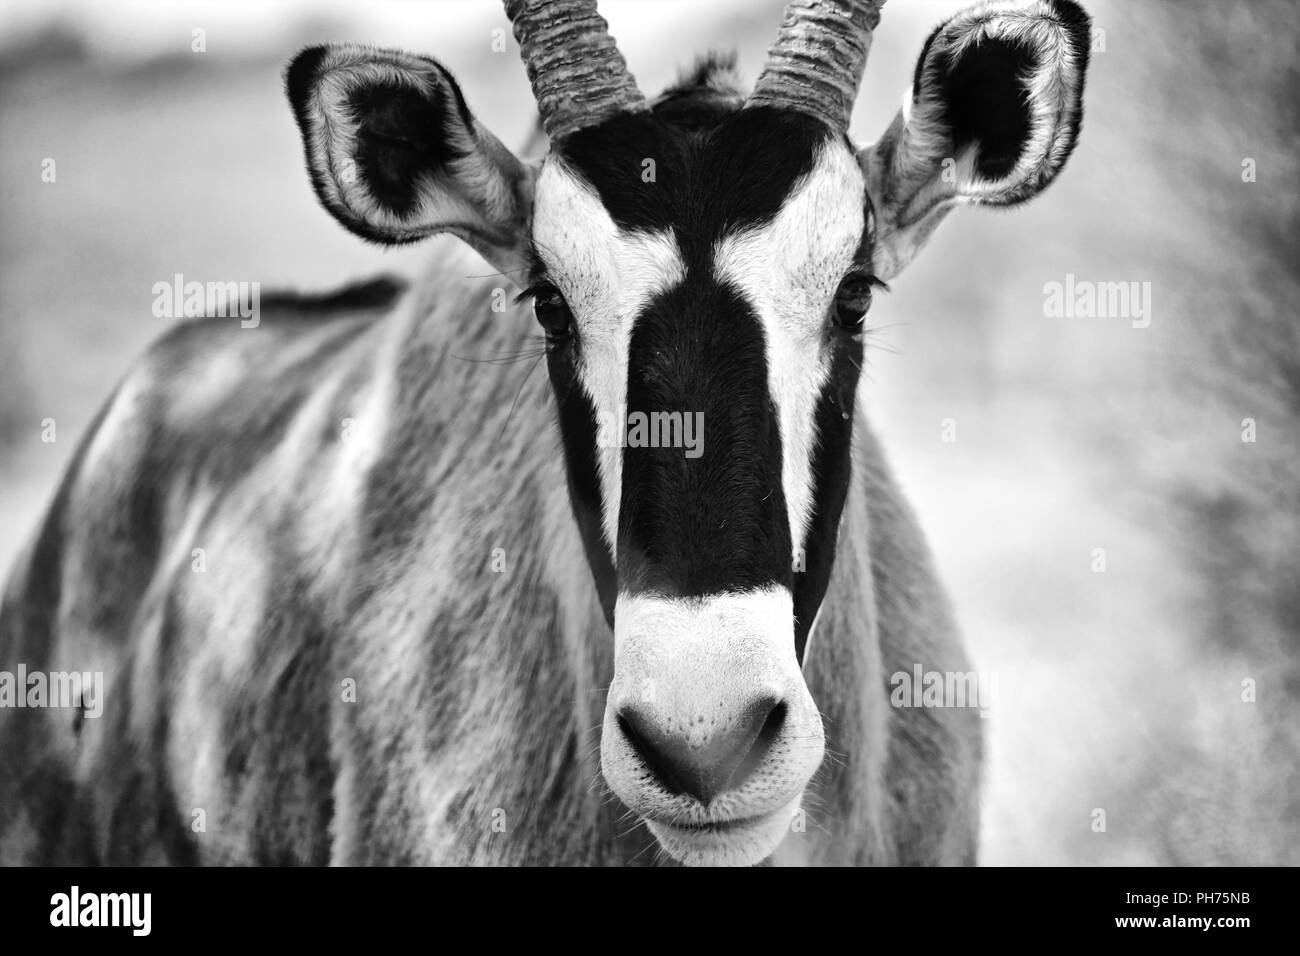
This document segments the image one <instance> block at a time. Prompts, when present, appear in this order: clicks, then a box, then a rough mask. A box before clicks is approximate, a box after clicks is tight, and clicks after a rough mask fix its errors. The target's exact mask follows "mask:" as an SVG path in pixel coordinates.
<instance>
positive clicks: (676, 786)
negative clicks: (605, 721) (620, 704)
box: [618, 710, 686, 793]
mask: <svg viewBox="0 0 1300 956" xmlns="http://www.w3.org/2000/svg"><path fill="white" fill-rule="evenodd" d="M618 729H619V730H620V731H621V732H622V734H623V736H624V737H625V738H626V739H627V742H628V744H629V745H630V746H631V747H632V750H633V752H634V753H635V754H636V755H637V756H638V757H639V758H640V759H641V762H642V763H643V764H645V767H646V769H647V770H649V771H650V773H651V775H652V776H653V777H654V778H655V781H656V782H657V783H658V784H659V785H660V786H661V787H663V788H664V789H665V790H667V791H668V792H669V793H683V792H684V791H685V790H686V788H685V787H684V786H683V785H682V783H681V781H679V780H678V779H677V775H676V774H674V773H673V771H672V767H671V765H670V764H669V762H668V761H667V760H666V759H664V757H663V756H662V755H661V754H660V752H659V751H658V750H657V749H656V748H655V747H654V745H653V744H652V743H651V742H650V738H651V737H653V736H655V734H654V732H653V731H652V730H650V729H649V728H646V727H645V724H644V718H642V717H641V715H639V714H638V713H637V711H635V710H629V711H625V712H624V713H620V714H619V715H618Z"/></svg>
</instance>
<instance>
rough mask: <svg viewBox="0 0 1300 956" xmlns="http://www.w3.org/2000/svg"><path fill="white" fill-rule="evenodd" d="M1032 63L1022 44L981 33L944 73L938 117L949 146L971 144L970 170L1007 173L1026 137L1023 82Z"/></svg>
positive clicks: (1027, 108)
mask: <svg viewBox="0 0 1300 956" xmlns="http://www.w3.org/2000/svg"><path fill="white" fill-rule="evenodd" d="M1036 67H1037V61H1036V58H1035V56H1034V53H1033V50H1032V49H1031V48H1030V47H1029V46H1028V45H1026V44H1024V43H1020V42H1018V41H1015V40H1008V39H1005V38H1002V37H986V38H984V39H982V40H981V41H980V42H979V43H978V44H971V45H967V46H965V47H963V48H961V50H960V51H959V52H958V53H957V54H956V61H955V62H954V63H952V64H950V65H949V66H948V68H947V69H946V70H945V71H944V76H943V79H942V81H941V84H940V85H941V89H942V100H941V102H942V103H943V111H944V112H943V117H944V122H945V124H946V125H947V127H948V129H949V130H950V134H951V136H952V142H953V148H954V149H955V150H956V151H957V152H959V153H960V152H961V151H962V150H964V149H966V148H967V147H969V146H975V148H976V150H977V152H976V157H975V170H976V172H977V173H978V175H979V176H981V177H982V178H984V179H995V180H996V179H1002V178H1004V177H1006V176H1009V175H1011V172H1012V170H1014V169H1015V168H1016V163H1018V162H1019V161H1020V156H1021V154H1022V152H1023V151H1024V149H1025V144H1026V143H1027V142H1028V141H1029V129H1030V123H1031V114H1030V106H1029V90H1028V88H1027V87H1026V80H1027V78H1028V77H1030V76H1032V75H1033V72H1034V70H1035V68H1036Z"/></svg>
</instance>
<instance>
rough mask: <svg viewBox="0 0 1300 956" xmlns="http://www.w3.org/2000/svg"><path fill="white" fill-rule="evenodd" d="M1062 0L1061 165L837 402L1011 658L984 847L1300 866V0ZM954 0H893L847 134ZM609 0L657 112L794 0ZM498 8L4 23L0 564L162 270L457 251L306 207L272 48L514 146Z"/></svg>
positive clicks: (195, 272)
mask: <svg viewBox="0 0 1300 956" xmlns="http://www.w3.org/2000/svg"><path fill="white" fill-rule="evenodd" d="M1085 3H1086V6H1087V7H1088V9H1089V11H1090V12H1091V13H1092V15H1093V17H1094V20H1095V26H1096V27H1097V28H1098V29H1097V31H1096V34H1095V37H1094V45H1093V53H1092V66H1091V70H1090V73H1089V81H1088V89H1087V94H1086V98H1085V102H1086V110H1087V112H1086V119H1085V121H1084V126H1083V135H1082V141H1081V144H1080V146H1079V147H1078V149H1077V150H1076V152H1075V154H1074V156H1073V158H1072V159H1071V160H1070V162H1069V164H1068V166H1067V168H1066V170H1065V172H1064V174H1063V175H1062V177H1061V178H1060V180H1059V181H1058V182H1057V183H1056V184H1055V185H1053V186H1052V188H1051V189H1049V190H1048V191H1047V193H1046V194H1045V195H1044V196H1043V197H1041V198H1040V199H1038V200H1037V201H1036V202H1034V203H1032V204H1031V205H1029V206H1027V207H1024V208H1021V209H1017V210H1012V211H999V212H993V211H985V210H961V211H959V212H957V213H955V214H954V215H952V216H951V217H949V220H948V221H947V223H946V224H945V226H944V227H943V228H941V229H940V231H939V233H938V234H937V236H936V238H935V239H934V240H933V241H932V242H931V244H930V246H929V247H928V249H927V250H926V252H925V253H924V254H923V255H922V256H921V257H920V258H919V259H918V260H917V262H916V263H915V264H914V265H913V266H912V267H911V268H910V269H909V270H908V271H907V272H906V273H904V274H903V275H902V276H900V277H899V278H898V279H897V280H896V281H895V283H894V290H893V292H892V293H891V294H890V295H887V296H882V297H879V298H878V299H877V304H876V306H875V307H874V309H873V312H872V321H873V322H874V324H875V326H876V327H877V330H876V331H875V332H873V334H872V336H871V342H872V344H873V346H874V347H873V348H872V349H871V351H870V367H869V369H868V376H867V379H866V380H865V381H864V383H863V386H862V389H861V392H860V399H859V400H860V401H861V402H863V403H865V405H866V407H867V408H868V410H869V413H870V415H871V417H872V420H873V421H874V423H875V426H876V428H877V430H878V431H879V432H880V433H881V434H882V436H883V438H884V442H885V446H886V448H887V449H888V450H889V451H890V452H891V456H892V460H893V463H894V466H895V468H896V470H897V472H898V475H899V478H900V480H901V482H902V485H903V487H904V488H905V490H906V491H907V492H908V493H909V495H910V497H911V499H912V502H913V504H914V505H915V508H916V510H917V512H918V513H919V516H920V519H921V522H922V525H923V526H924V527H925V529H926V530H927V532H928V534H929V537H930V541H931V545H932V547H933V549H934V551H935V554H936V559H937V562H938V565H939V568H940V571H941V574H942V575H943V577H944V579H945V581H946V583H947V585H948V587H949V588H950V590H951V592H952V595H953V598H954V601H955V603H956V606H957V609H958V616H959V620H960V621H961V622H962V626H963V629H964V631H965V633H966V637H967V641H968V645H969V648H970V651H971V656H972V657H973V659H974V661H975V664H976V666H977V667H978V668H979V670H981V671H983V672H992V673H995V674H996V675H997V681H998V696H997V699H996V701H995V704H994V707H993V712H992V715H991V717H990V719H989V723H988V727H987V732H988V735H989V750H990V757H989V763H988V768H987V779H986V786H985V792H984V806H985V814H984V832H983V835H982V840H983V850H982V857H983V861H984V862H985V863H990V864H1058V863H1081V864H1104V865H1126V864H1145V863H1154V864H1227V863H1240V864H1283V863H1286V864H1292V865H1295V864H1300V720H1298V719H1297V717H1300V710H1298V709H1297V703H1298V702H1300V315H1297V312H1298V311H1300V308H1298V307H1300V271H1298V267H1297V262H1300V256H1298V255H1297V251H1298V250H1297V248H1296V244H1297V233H1298V227H1300V221H1298V217H1297V212H1298V210H1300V198H1298V196H1297V183H1300V168H1298V167H1300V143H1298V142H1297V139H1298V135H1300V133H1298V131H1300V83H1298V82H1297V65H1296V59H1295V48H1294V46H1295V38H1296V36H1298V35H1300V7H1297V6H1296V5H1294V4H1293V3H1291V2H1290V0H1277V2H1266V0H1265V2H1259V0H1257V2H1252V3H1250V4H1219V3H1214V2H1212V0H1196V2H1181V3H1178V4H1174V3H1172V2H1160V0H1138V2H1134V0H1125V2H1122V3H1121V2H1119V0H1085ZM964 5H965V4H963V3H960V2H948V0H942V2H940V0H934V2H917V0H911V2H901V0H894V2H893V3H891V4H890V5H889V6H888V7H887V8H886V9H885V12H884V17H883V20H882V23H881V27H880V29H879V30H878V31H877V33H876V38H875V42H874V46H873V48H872V54H871V62H870V64H869V65H868V68H867V75H866V80H865V83H864V85H863V92H862V95H861V96H860V98H859V103H858V108H857V111H856V114H855V119H854V124H853V133H854V135H855V137H856V138H857V139H858V140H859V141H861V142H863V143H866V142H869V141H871V140H872V139H874V138H875V137H876V136H877V135H878V134H879V133H880V132H881V131H883V129H884V128H885V126H886V124H887V123H888V121H889V119H890V118H891V117H892V116H893V114H894V112H895V111H896V110H897V108H898V106H899V104H900V103H901V101H902V96H903V93H904V91H905V90H906V88H907V85H908V83H909V82H910V79H911V71H912V67H913V65H914V63H915V58H916V56H917V54H918V53H919V51H920V48H921V44H922V43H923V41H924V39H925V36H926V35H927V33H928V32H929V30H930V29H931V28H932V27H933V26H934V25H936V24H937V23H938V22H939V21H941V20H942V19H944V18H945V17H946V16H948V15H950V14H951V13H952V12H954V11H956V10H957V9H960V8H961V7H962V6H964ZM601 8H602V11H603V12H604V13H605V16H606V18H607V19H608V20H609V21H610V24H611V28H612V31H613V33H614V35H615V36H616V37H617V38H618V40H619V43H620V46H621V48H622V50H623V51H624V53H625V55H626V57H627V59H628V61H629V65H630V66H631V69H632V71H633V73H634V74H635V75H636V76H637V78H638V80H639V81H640V83H641V86H642V88H643V89H644V90H646V91H647V93H650V92H653V91H656V90H657V89H659V88H661V87H662V86H663V85H665V84H666V83H668V82H669V81H671V79H672V78H673V77H674V76H675V75H676V73H677V71H678V70H679V69H680V68H682V67H684V66H686V65H688V64H689V63H690V62H691V60H692V59H693V57H694V55H695V54H698V53H702V52H704V51H705V50H708V49H710V48H719V49H735V50H737V51H738V52H739V55H740V65H741V68H742V71H743V72H744V74H745V75H746V76H747V77H748V78H749V79H752V78H753V77H754V76H755V75H756V73H757V71H758V68H759V67H760V65H761V63H762V59H763V54H764V51H765V49H766V47H767V45H768V44H769V42H770V41H771V39H772V37H773V36H774V34H775V30H776V27H777V24H778V23H779V20H780V11H781V8H782V4H781V3H780V2H779V0H763V2H755V0H602V4H601ZM506 28H507V24H506V21H505V18H504V16H503V15H502V14H501V12H500V4H498V3H496V2H495V0H423V2H410V3H392V2H389V3H383V2H379V3H369V4H365V5H361V4H349V3H345V2H342V0H332V2H323V0H313V2H310V3H308V2H288V0H273V2H261V3H253V2H248V3H240V2H229V3H222V4H216V3H192V2H166V3H163V2H153V3H137V2H117V0H107V2H105V0H97V2H90V0H83V2H68V0H8V2H7V3H6V4H5V5H4V6H3V7H0V575H3V574H4V573H5V570H6V569H7V567H8V565H9V563H10V561H11V560H12V558H13V555H14V553H15V552H16V550H17V549H18V548H19V547H20V546H21V545H22V543H23V541H24V540H25V538H26V537H27V536H28V535H29V534H30V533H31V531H32V529H33V528H34V526H35V524H36V522H37V520H38V519H39V517H40V514H41V512H42V510H43V509H44V507H45V505H46V502H47V501H48V500H49V498H50V497H51V495H52V492H53V488H54V483H55V481H56V478H57V476H58V473H59V472H60V470H61V468H62V467H63V466H64V465H65V463H66V462H67V459H68V458H69V456H70V454H71V452H72V449H73V447H74V443H75V440H76V439H77V437H78V436H79V434H80V432H81V430H82V429H83V428H84V427H85V426H86V424H87V423H88V421H89V419H90V417H91V415H92V414H93V413H94V411H95V409H96V408H97V407H98V405H99V404H100V403H101V402H102V401H103V400H104V399H105V398H106V396H107V395H108V393H109V390H110V389H111V388H112V386H113V384H114V382H115V381H116V380H117V379H118V377H119V376H120V375H122V373H123V372H124V370H125V369H126V368H127V366H128V364H129V363H130V362H131V360H132V359H133V357H134V356H136V355H138V354H139V353H140V352H141V350H142V349H143V348H144V347H145V346H146V344H147V343H148V342H149V341H151V340H152V339H153V338H155V337H156V336H158V335H159V334H160V333H161V332H162V331H163V330H164V328H165V326H166V323H167V322H168V321H169V320H165V319H157V318H154V317H153V315H152V311H151V303H152V301H153V293H152V286H153V284H154V283H155V282H158V281H170V279H171V277H172V276H173V274H175V273H178V272H179V273H183V274H184V276H185V277H186V279H198V280H200V281H205V280H209V279H212V280H220V281H227V280H239V281H247V280H257V281H260V282H261V283H262V285H263V289H264V290H267V289H271V288H275V287H287V288H299V289H318V288H323V287H329V286H335V285H338V284H340V283H341V282H343V281H345V280H348V279H351V278H356V277H362V276H365V275H367V274H370V273H373V272H375V271H377V270H380V269H384V270H389V271H397V272H402V273H408V274H410V273H415V272H417V271H419V270H421V269H422V268H424V267H425V266H426V264H427V263H428V262H430V261H431V260H432V259H434V258H436V257H437V255H438V250H439V248H441V246H440V245H439V244H440V243H441V242H444V241H451V240H438V241H436V242H434V243H429V244H426V245H423V246H419V247H416V248H407V249H403V250H401V251H385V250H379V249H376V248H373V247H370V246H367V245H364V244H362V243H361V242H360V241H358V240H356V239H355V238H353V237H352V236H350V235H348V234H347V233H345V232H344V231H343V230H342V229H341V228H339V227H338V226H336V225H335V224H334V222H333V221H332V220H331V219H330V218H329V217H328V216H327V215H326V213H325V212H324V211H322V210H321V209H320V208H319V207H318V206H317V204H316V202H315V200H314V198H313V196H312V193H311V190H310V188H309V185H308V181H307V176H306V174H305V172H304V171H303V165H302V159H301V148H300V145H299V139H298V134H297V131H296V129H295V127H294V124H293V120H292V117H291V115H290V113H289V110H288V107H287V105H286V103H285V100H284V97H283V94H282V92H281V79H280V71H281V69H282V67H283V64H284V63H285V62H286V61H287V59H288V58H289V57H290V56H291V55H292V53H293V52H294V51H295V50H296V49H297V48H298V47H300V46H302V45H304V44H307V43H310V42H320V41H327V40H351V41H361V42H370V43H376V44H380V45H388V46H402V47H405V48H408V49H411V50H414V51H418V52H424V53H430V54H432V55H434V56H436V57H437V58H438V59H439V60H441V61H442V62H443V63H444V64H445V65H446V66H447V67H448V68H450V70H451V71H452V72H453V73H454V74H455V75H456V76H457V78H458V79H459V81H460V84H461V87H462V88H463V89H464V91H465V94H466V97H467V99H468V101H469V103H470V106H471V108H472V109H473V110H474V111H475V112H476V113H477V115H478V117H479V118H480V119H481V120H482V121H483V122H484V123H485V124H486V125H488V126H489V127H490V128H492V129H493V130H494V131H495V132H496V133H497V135H498V136H500V137H501V139H502V140H504V141H505V142H506V143H507V144H512V145H520V144H522V142H523V141H524V140H525V138H526V136H527V134H528V132H529V131H530V130H531V128H532V125H533V122H534V112H533V103H532V100H531V98H530V96H529V93H528V88H527V82H526V79H525V76H524V71H523V68H522V66H521V65H520V63H519V60H518V58H517V49H516V47H515V45H514V41H513V38H512V37H510V38H509V42H508V44H507V48H506V50H505V51H504V52H493V50H492V42H493V31H494V30H496V29H506ZM196 31H201V33H196ZM505 35H506V36H507V37H509V31H508V29H506V34H505ZM199 47H202V49H201V50H200V49H198V48H199ZM50 159H52V160H53V161H54V165H53V167H52V168H53V170H54V181H52V182H48V181H46V179H47V178H48V173H47V171H48V170H49V169H50V168H51V167H50V166H49V164H48V163H47V160H50ZM43 174H46V175H45V176H43ZM485 271H487V267H486V266H485ZM1068 275H1073V276H1074V277H1075V281H1076V282H1077V281H1088V282H1098V283H1100V282H1137V283H1150V285H1149V287H1148V288H1149V289H1150V301H1149V310H1150V311H1149V318H1150V324H1149V326H1147V327H1145V328H1140V327H1135V325H1134V322H1133V321H1132V320H1130V319H1129V318H1124V317H1114V318H1104V317H1091V318H1083V317H1079V318H1053V317H1049V315H1048V314H1047V313H1048V310H1047V309H1045V307H1044V302H1045V299H1046V295H1045V286H1047V284H1048V283H1053V282H1059V283H1062V284H1064V283H1065V282H1066V281H1067V276H1068ZM526 371H527V368H526V366H523V365H521V366H519V374H520V375H521V376H522V375H524V374H526ZM542 386H543V379H542V378H536V377H535V378H534V380H533V382H531V383H530V385H529V388H528V390H527V391H526V392H525V398H524V399H523V400H534V401H542V400H543V391H542ZM45 419H54V420H55V422H56V427H57V433H56V434H57V440H56V441H54V442H43V441H42V440H41V433H42V422H43V420H45ZM945 419H951V420H953V423H955V429H956V439H957V440H956V441H944V440H943V434H944V430H943V425H942V423H943V422H944V420H945ZM1247 419H1249V420H1251V423H1253V430H1254V436H1253V437H1254V439H1255V440H1254V441H1243V434H1244V433H1246V434H1247V435H1248V433H1249V430H1250V428H1251V427H1252V426H1251V424H1246V423H1245V420H1247ZM1248 437H1249V436H1248ZM1097 549H1102V551H1100V552H1099V551H1098V550H1097ZM1099 555H1100V557H1101V558H1102V560H1103V561H1104V570H1099V569H1098V568H1099ZM1097 810H1102V811H1104V830H1099V829H1098V826H1097V822H1098V820H1099V819H1101V818H1100V817H1099V816H1098V814H1097V812H1096V811H1097Z"/></svg>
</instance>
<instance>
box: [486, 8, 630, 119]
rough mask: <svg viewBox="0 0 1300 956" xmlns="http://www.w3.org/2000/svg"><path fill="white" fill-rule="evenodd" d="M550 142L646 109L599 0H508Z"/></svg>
mask: <svg viewBox="0 0 1300 956" xmlns="http://www.w3.org/2000/svg"><path fill="white" fill-rule="evenodd" d="M505 7H506V16H507V17H509V18H510V23H511V26H512V27H513V28H514V32H515V39H516V40H518V41H519V50H520V53H521V55H522V57H523V61H524V66H525V67H526V68H527V70H528V80H529V82H530V83H532V86H533V96H534V98H536V100H537V108H538V110H539V111H540V112H541V114H542V128H543V129H545V130H546V135H547V136H549V137H550V138H551V139H552V140H557V139H561V138H563V137H565V136H568V135H569V134H571V133H573V132H576V131H577V130H580V129H582V128H584V127H586V126H594V125H595V124H597V123H600V122H603V121H604V120H607V119H609V118H610V117H611V116H616V115H617V114H619V113H630V112H635V111H638V110H643V109H645V107H646V102H645V97H644V96H642V95H641V91H640V90H639V89H637V85H636V80H634V79H633V78H632V74H631V73H629V72H628V69H627V63H626V62H625V61H624V60H623V55H622V54H621V53H619V52H618V46H617V45H616V44H615V43H614V38H613V37H611V36H610V35H609V24H608V23H606V22H605V18H604V17H602V16H601V15H600V14H599V13H597V12H596V3H595V0H505Z"/></svg>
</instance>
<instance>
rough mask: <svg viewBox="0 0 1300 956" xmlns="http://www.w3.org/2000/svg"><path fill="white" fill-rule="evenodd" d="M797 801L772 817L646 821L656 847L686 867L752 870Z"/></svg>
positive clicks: (779, 833) (778, 838) (773, 846)
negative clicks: (744, 868) (725, 867)
mask: <svg viewBox="0 0 1300 956" xmlns="http://www.w3.org/2000/svg"><path fill="white" fill-rule="evenodd" d="M797 803H798V801H794V802H792V803H791V804H790V805H789V806H785V807H782V808H780V809H779V810H776V811H774V812H772V813H767V814H762V815H757V816H745V817H735V818H732V819H728V820H702V821H691V820H673V821H671V822H670V821H664V820H655V819H652V818H649V817H647V818H646V824H647V825H648V826H649V828H650V832H651V833H653V834H654V836H655V838H656V839H657V840H658V841H659V845H660V846H662V847H663V848H664V850H665V851H667V853H668V855H669V856H671V857H673V858H674V859H675V860H677V861H678V862H679V863H683V864H685V865H686V866H754V865H756V864H758V863H761V862H762V861H763V860H765V859H766V858H767V857H769V856H771V854H772V852H773V851H774V850H775V849H776V847H777V845H778V844H779V843H780V842H781V840H782V838H783V837H784V836H785V834H786V831H787V829H788V826H789V823H790V820H791V817H792V814H793V812H794V809H795V807H796V805H797Z"/></svg>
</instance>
